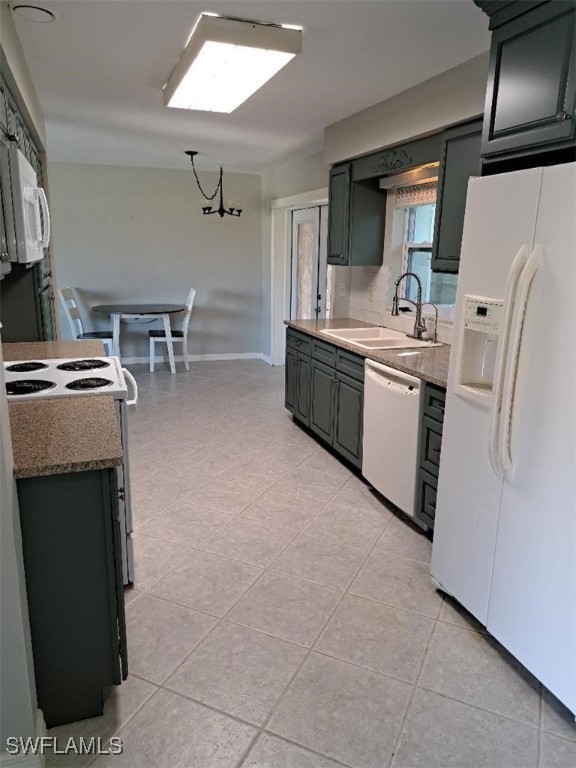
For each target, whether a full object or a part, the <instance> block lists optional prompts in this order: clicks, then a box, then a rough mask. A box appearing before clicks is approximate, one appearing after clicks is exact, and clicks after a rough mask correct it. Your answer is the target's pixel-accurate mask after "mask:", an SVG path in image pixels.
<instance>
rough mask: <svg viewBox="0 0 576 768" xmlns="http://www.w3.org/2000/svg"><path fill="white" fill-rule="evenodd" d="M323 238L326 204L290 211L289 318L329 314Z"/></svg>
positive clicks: (325, 249)
mask: <svg viewBox="0 0 576 768" xmlns="http://www.w3.org/2000/svg"><path fill="white" fill-rule="evenodd" d="M327 238H328V206H326V205H322V206H315V207H313V208H301V209H299V210H296V211H293V212H292V249H291V250H292V282H291V301H290V317H291V319H293V320H294V319H296V318H298V319H300V320H314V319H316V318H324V317H326V316H327V315H328V314H329V307H330V301H331V295H330V294H331V291H330V286H331V280H330V279H329V278H330V277H331V275H330V274H329V272H328V270H329V269H330V267H328V266H327V263H326V258H327V257H326V254H327ZM327 310H328V311H327Z"/></svg>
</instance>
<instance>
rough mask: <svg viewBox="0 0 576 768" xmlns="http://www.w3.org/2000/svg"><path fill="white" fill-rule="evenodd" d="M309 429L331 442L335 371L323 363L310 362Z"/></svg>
mask: <svg viewBox="0 0 576 768" xmlns="http://www.w3.org/2000/svg"><path fill="white" fill-rule="evenodd" d="M310 381H311V407H310V429H311V430H313V431H314V432H316V433H317V434H318V435H320V437H322V438H324V440H326V442H328V443H330V444H332V436H333V430H334V382H335V371H334V368H330V367H329V366H327V365H324V363H319V362H318V361H317V360H312V363H311V378H310Z"/></svg>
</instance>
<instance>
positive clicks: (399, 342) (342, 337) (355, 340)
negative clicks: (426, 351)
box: [320, 328, 442, 349]
mask: <svg viewBox="0 0 576 768" xmlns="http://www.w3.org/2000/svg"><path fill="white" fill-rule="evenodd" d="M320 333H322V334H324V335H326V336H330V337H332V338H333V339H338V340H339V341H347V342H348V343H349V344H354V345H356V346H357V347H361V348H362V349H416V348H418V347H440V346H442V345H441V344H439V343H437V342H434V341H420V340H419V339H411V338H410V337H409V336H407V335H406V334H405V333H402V332H401V331H393V330H391V329H390V328H330V329H327V330H325V331H320Z"/></svg>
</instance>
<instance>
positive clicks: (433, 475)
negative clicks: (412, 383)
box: [415, 382, 446, 530]
mask: <svg viewBox="0 0 576 768" xmlns="http://www.w3.org/2000/svg"><path fill="white" fill-rule="evenodd" d="M445 402H446V390H445V389H443V388H442V387H437V386H436V385H434V384H430V383H428V382H426V383H425V384H424V406H423V408H422V417H421V421H420V461H419V468H418V477H417V481H416V482H417V501H416V513H415V517H416V519H417V520H418V521H419V522H421V523H423V524H424V525H425V526H426V527H427V528H429V529H431V530H432V529H433V528H434V517H435V515H436V492H437V488H438V472H439V469H440V454H441V450H442V427H443V424H444V406H445Z"/></svg>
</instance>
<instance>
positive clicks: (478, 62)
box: [324, 53, 488, 165]
mask: <svg viewBox="0 0 576 768" xmlns="http://www.w3.org/2000/svg"><path fill="white" fill-rule="evenodd" d="M487 72H488V54H487V53H486V54H482V55H481V56H476V57H475V58H473V59H470V61H467V62H465V63H464V64H461V65H460V66H458V67H454V68H453V69H450V70H448V71H447V72H444V73H443V74H441V75H438V76H436V77H433V78H431V79H430V80H426V81H425V82H424V83H420V84H419V85H416V86H414V88H409V89H408V90H407V91H403V92H402V93H399V94H398V95H396V96H393V97H392V98H391V99H387V100H386V101H382V102H380V103H379V104H375V105H374V106H372V107H369V108H368V109H364V110H363V111H362V112H357V113H356V114H354V115H351V116H350V117H347V118H345V119H344V120H340V122H338V123H334V124H333V125H330V126H328V127H327V128H326V130H325V131H324V162H325V163H326V165H332V164H334V163H337V162H340V161H341V160H347V159H349V158H351V157H357V156H358V155H363V154H367V153H369V152H375V151H376V150H378V149H382V148H383V147H388V146H392V145H394V144H400V143H403V142H405V141H408V140H409V139H411V138H416V137H418V136H424V135H426V134H430V133H435V132H437V131H439V130H441V129H442V128H445V127H446V126H447V125H452V124H454V123H459V122H462V121H464V120H467V119H469V118H471V117H476V116H477V115H481V114H483V112H484V100H485V94H486V76H487ZM384 76H385V75H384Z"/></svg>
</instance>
